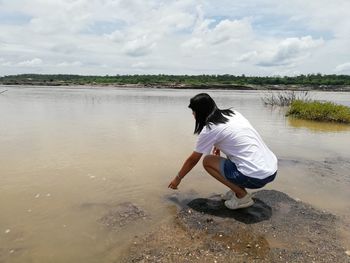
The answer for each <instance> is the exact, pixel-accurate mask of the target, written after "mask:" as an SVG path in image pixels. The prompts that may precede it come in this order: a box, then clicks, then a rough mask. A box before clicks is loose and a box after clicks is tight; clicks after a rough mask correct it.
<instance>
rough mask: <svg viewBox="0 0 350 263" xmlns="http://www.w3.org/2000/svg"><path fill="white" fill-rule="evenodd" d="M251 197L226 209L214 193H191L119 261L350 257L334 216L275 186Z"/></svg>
mask: <svg viewBox="0 0 350 263" xmlns="http://www.w3.org/2000/svg"><path fill="white" fill-rule="evenodd" d="M253 199H254V201H255V203H254V205H253V206H251V207H249V208H245V209H240V210H229V209H227V208H226V207H225V206H224V204H223V201H222V200H221V199H220V198H218V197H217V196H214V197H210V198H195V199H193V200H191V201H190V202H189V203H188V204H187V206H184V207H183V208H182V209H181V210H180V211H179V212H178V214H177V216H176V220H175V223H174V224H173V225H162V226H160V227H159V229H158V230H157V231H155V232H153V233H150V234H149V235H148V236H146V237H144V238H141V240H140V237H139V238H138V241H141V242H137V244H134V245H132V246H131V247H130V251H128V256H126V257H125V258H124V259H122V261H121V262H157V261H159V262H214V261H215V260H216V261H217V262H312V261H315V262H334V260H335V258H336V259H337V262H346V260H348V256H347V255H346V254H345V253H344V249H343V248H342V246H341V244H340V241H339V240H340V239H339V237H338V236H337V231H336V223H337V220H338V219H337V217H336V216H334V215H332V214H329V213H325V212H322V211H318V210H316V209H314V208H313V207H311V206H310V205H307V204H305V203H303V202H300V201H299V202H297V201H295V200H294V199H292V198H290V197H289V196H288V195H286V194H284V193H281V192H278V191H273V190H262V191H258V192H256V193H255V194H254V195H253ZM176 201H177V200H176ZM177 203H179V202H177ZM189 211H191V212H190V213H189ZM201 251H202V252H201ZM145 254H147V255H149V258H145V257H144V256H143V255H145Z"/></svg>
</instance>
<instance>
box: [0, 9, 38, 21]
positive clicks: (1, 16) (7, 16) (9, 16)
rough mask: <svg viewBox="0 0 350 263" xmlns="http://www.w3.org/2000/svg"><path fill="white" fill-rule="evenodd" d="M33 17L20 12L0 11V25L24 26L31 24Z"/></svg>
mask: <svg viewBox="0 0 350 263" xmlns="http://www.w3.org/2000/svg"><path fill="white" fill-rule="evenodd" d="M31 19H32V16H29V15H26V14H23V13H20V12H6V11H1V10H0V24H2V25H23V24H27V23H29V22H30V20H31Z"/></svg>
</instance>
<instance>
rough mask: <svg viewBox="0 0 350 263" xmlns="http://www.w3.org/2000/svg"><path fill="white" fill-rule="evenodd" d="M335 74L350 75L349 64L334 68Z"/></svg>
mask: <svg viewBox="0 0 350 263" xmlns="http://www.w3.org/2000/svg"><path fill="white" fill-rule="evenodd" d="M335 72H338V73H348V74H350V62H347V63H343V64H340V65H338V66H336V68H335Z"/></svg>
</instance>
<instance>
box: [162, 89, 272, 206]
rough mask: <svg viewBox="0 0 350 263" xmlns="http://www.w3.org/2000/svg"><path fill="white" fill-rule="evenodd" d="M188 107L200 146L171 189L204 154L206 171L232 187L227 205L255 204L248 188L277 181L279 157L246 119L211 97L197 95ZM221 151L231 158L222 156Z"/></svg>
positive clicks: (198, 145)
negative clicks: (222, 108) (222, 106)
mask: <svg viewBox="0 0 350 263" xmlns="http://www.w3.org/2000/svg"><path fill="white" fill-rule="evenodd" d="M188 107H189V108H190V109H192V112H193V115H194V118H195V120H196V124H195V129H194V133H195V134H198V135H199V136H198V140H197V145H196V148H195V150H194V152H193V153H192V154H191V155H190V156H189V157H188V158H187V159H186V161H185V162H184V164H183V165H182V168H181V169H180V171H179V172H178V174H177V175H176V176H175V178H174V179H173V180H172V181H171V182H170V184H169V186H168V187H169V188H172V189H177V186H178V185H179V184H180V182H181V180H182V179H183V178H184V177H185V175H186V174H187V173H188V172H189V171H190V170H191V169H192V168H193V167H194V166H195V165H196V164H197V163H198V161H199V160H200V159H201V157H202V155H203V154H204V155H205V157H204V159H203V166H204V168H205V170H206V171H207V172H208V173H209V174H210V175H211V176H213V177H214V178H215V179H217V180H218V181H220V182H221V183H223V184H224V185H226V186H227V187H229V188H230V191H228V192H227V193H226V194H225V195H224V196H223V199H224V200H226V201H225V206H226V207H227V208H229V209H239V208H244V207H248V206H251V205H253V203H254V201H253V199H252V198H251V196H250V194H248V193H247V191H246V188H249V189H257V188H261V187H263V186H264V185H266V184H267V183H269V182H272V181H273V180H274V179H275V177H276V174H277V158H276V156H275V155H274V154H273V152H272V151H271V150H270V149H269V148H268V147H267V146H266V144H265V143H264V142H263V140H262V138H261V137H260V135H259V134H258V132H257V131H256V130H255V129H254V128H253V127H252V125H251V124H250V123H249V121H248V120H247V119H246V118H244V117H243V116H242V115H241V114H240V113H239V112H237V111H233V110H231V109H225V110H220V109H219V108H218V107H217V106H216V103H215V102H214V100H213V99H212V98H211V97H210V96H209V95H208V94H206V93H201V94H198V95H196V96H194V97H193V98H192V99H191V100H190V105H189V106H188ZM211 151H212V154H210V152H211ZM220 152H223V153H224V154H225V155H226V157H227V158H223V157H220Z"/></svg>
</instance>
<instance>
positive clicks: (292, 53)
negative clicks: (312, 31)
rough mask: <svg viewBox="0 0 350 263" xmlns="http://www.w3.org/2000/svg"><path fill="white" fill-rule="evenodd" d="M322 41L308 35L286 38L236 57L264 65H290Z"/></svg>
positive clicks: (307, 54)
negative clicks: (273, 44)
mask: <svg viewBox="0 0 350 263" xmlns="http://www.w3.org/2000/svg"><path fill="white" fill-rule="evenodd" d="M323 42H324V41H323V40H322V39H316V40H315V39H313V38H312V37H310V36H306V37H301V38H287V39H284V40H282V41H280V42H279V43H277V45H275V46H272V45H271V43H270V45H271V46H270V47H266V46H263V45H261V47H263V49H262V50H260V51H251V52H248V53H245V54H243V55H241V56H240V57H239V58H238V61H239V62H247V61H251V62H253V63H254V64H256V65H259V66H265V67H271V66H286V65H289V66H291V65H293V64H294V63H295V62H297V61H299V60H302V59H305V58H307V57H308V56H309V54H310V51H311V50H312V49H314V48H317V47H319V46H321V45H322V44H323Z"/></svg>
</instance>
